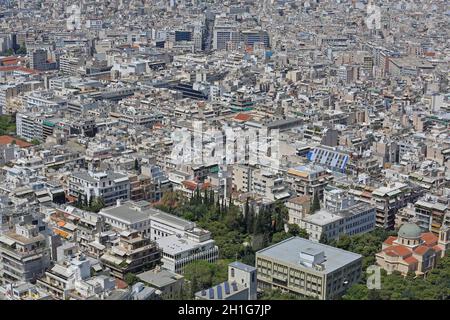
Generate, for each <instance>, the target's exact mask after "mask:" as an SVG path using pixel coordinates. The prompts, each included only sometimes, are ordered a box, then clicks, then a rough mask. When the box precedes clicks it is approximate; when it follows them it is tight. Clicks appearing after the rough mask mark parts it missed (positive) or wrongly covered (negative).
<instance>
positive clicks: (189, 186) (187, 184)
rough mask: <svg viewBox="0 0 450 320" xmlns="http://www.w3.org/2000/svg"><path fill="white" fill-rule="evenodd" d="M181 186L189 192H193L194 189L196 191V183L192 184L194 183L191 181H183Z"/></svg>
mask: <svg viewBox="0 0 450 320" xmlns="http://www.w3.org/2000/svg"><path fill="white" fill-rule="evenodd" d="M182 184H183V186H184V187H185V188H186V189H189V190H192V191H194V190H195V189H197V183H196V182H194V181H191V180H184V181H183V182H182Z"/></svg>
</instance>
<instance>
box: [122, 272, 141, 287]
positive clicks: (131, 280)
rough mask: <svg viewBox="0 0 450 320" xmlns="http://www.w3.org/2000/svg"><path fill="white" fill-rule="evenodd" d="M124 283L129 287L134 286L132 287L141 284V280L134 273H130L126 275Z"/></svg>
mask: <svg viewBox="0 0 450 320" xmlns="http://www.w3.org/2000/svg"><path fill="white" fill-rule="evenodd" d="M124 281H125V282H126V283H127V284H128V285H129V286H132V285H134V284H135V283H137V282H139V281H140V280H139V278H138V277H137V276H136V275H135V274H134V273H131V272H128V273H127V274H125V277H124Z"/></svg>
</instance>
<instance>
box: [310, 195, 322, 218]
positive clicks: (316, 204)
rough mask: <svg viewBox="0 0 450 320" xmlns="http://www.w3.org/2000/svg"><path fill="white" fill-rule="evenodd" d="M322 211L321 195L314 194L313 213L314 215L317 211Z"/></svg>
mask: <svg viewBox="0 0 450 320" xmlns="http://www.w3.org/2000/svg"><path fill="white" fill-rule="evenodd" d="M319 210H320V200H319V195H318V193H317V192H315V193H314V198H313V202H312V205H311V213H314V212H316V211H319Z"/></svg>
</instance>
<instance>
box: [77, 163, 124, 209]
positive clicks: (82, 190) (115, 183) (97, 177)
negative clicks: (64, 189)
mask: <svg viewBox="0 0 450 320" xmlns="http://www.w3.org/2000/svg"><path fill="white" fill-rule="evenodd" d="M69 195H70V196H72V197H75V198H77V199H78V196H79V195H81V196H82V197H85V198H86V200H87V201H88V202H89V201H90V199H92V198H102V199H103V201H104V202H105V205H106V206H111V205H113V204H115V203H116V202H117V200H129V199H130V181H129V179H128V176H126V175H124V174H120V173H116V172H91V171H89V172H74V173H72V175H71V176H70V177H69Z"/></svg>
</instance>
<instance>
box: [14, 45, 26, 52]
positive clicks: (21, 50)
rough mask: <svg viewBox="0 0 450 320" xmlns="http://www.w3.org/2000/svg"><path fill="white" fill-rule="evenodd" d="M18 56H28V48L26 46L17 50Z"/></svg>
mask: <svg viewBox="0 0 450 320" xmlns="http://www.w3.org/2000/svg"><path fill="white" fill-rule="evenodd" d="M16 53H17V54H27V48H26V46H25V44H24V45H23V46H20V47H19V49H17V50H16Z"/></svg>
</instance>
